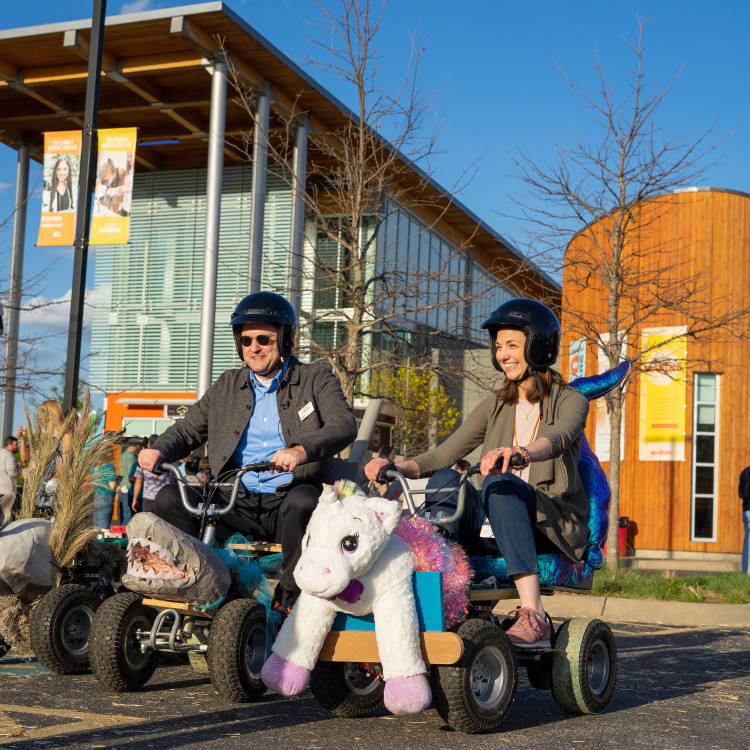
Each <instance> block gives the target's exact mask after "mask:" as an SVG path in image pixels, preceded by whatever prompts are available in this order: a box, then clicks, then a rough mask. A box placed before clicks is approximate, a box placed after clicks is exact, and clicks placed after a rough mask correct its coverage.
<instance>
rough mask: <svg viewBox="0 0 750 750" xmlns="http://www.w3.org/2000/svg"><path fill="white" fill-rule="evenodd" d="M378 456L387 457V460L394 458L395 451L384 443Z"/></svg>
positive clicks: (393, 459)
mask: <svg viewBox="0 0 750 750" xmlns="http://www.w3.org/2000/svg"><path fill="white" fill-rule="evenodd" d="M380 458H387V459H388V460H389V461H395V460H396V451H395V449H394V448H393V446H392V445H386V446H384V447H383V450H381V451H380Z"/></svg>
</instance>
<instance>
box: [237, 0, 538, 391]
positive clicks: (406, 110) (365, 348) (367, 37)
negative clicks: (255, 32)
mask: <svg viewBox="0 0 750 750" xmlns="http://www.w3.org/2000/svg"><path fill="white" fill-rule="evenodd" d="M318 6H319V8H320V11H321V13H322V16H323V19H324V20H323V24H322V25H321V26H320V27H319V30H320V31H321V32H322V33H321V35H320V39H319V40H318V41H315V44H317V46H318V48H319V49H320V51H321V53H324V54H323V55H321V56H325V57H327V58H328V59H327V61H320V60H309V62H310V63H312V64H313V65H315V66H316V67H317V68H319V69H321V70H322V71H324V72H325V73H327V74H328V75H330V76H333V77H336V78H338V79H339V80H341V81H343V82H345V83H346V84H348V86H349V87H350V90H351V91H352V94H353V96H354V97H355V98H356V107H355V108H354V111H353V112H351V113H350V115H349V116H348V117H345V118H341V119H340V121H339V122H340V124H338V125H336V126H335V127H332V128H330V129H325V130H320V129H315V128H313V129H311V131H310V148H309V158H308V170H307V175H308V176H307V183H306V186H305V192H304V201H305V205H306V212H307V217H308V220H307V226H308V227H313V229H312V231H313V232H314V233H315V235H316V236H314V237H308V244H309V245H310V246H311V247H312V248H314V250H313V253H314V254H313V256H312V258H307V259H306V261H305V263H304V264H303V266H302V273H303V276H304V278H305V279H306V282H307V284H306V285H307V287H308V288H310V287H311V288H312V307H313V308H314V309H313V313H312V317H311V319H310V320H309V321H307V323H308V330H307V336H306V340H305V341H304V345H305V346H306V347H308V348H309V355H310V357H311V359H313V360H320V361H325V362H327V363H328V364H329V365H330V366H331V367H332V369H333V371H334V372H335V373H336V375H337V376H338V378H339V380H340V382H341V386H342V388H343V391H344V394H345V395H346V398H347V399H348V400H349V401H350V402H351V401H353V399H354V398H355V396H357V395H369V394H370V393H371V392H372V390H371V387H370V377H369V375H370V373H372V371H373V370H375V369H379V368H382V367H393V366H395V365H396V364H403V363H405V362H407V361H408V362H409V363H410V364H411V365H413V366H424V367H428V368H430V369H431V370H433V371H435V372H438V373H442V372H443V371H445V372H447V371H448V370H450V371H451V372H452V371H454V370H455V362H456V358H455V357H450V356H448V354H447V353H446V356H444V357H436V356H435V355H434V352H435V350H441V349H442V350H446V352H447V350H448V349H450V348H454V349H455V347H456V345H457V344H459V345H461V344H466V343H468V341H469V339H470V338H471V337H470V335H469V334H470V328H471V325H472V324H471V321H470V320H467V318H470V317H471V315H470V314H469V315H468V316H467V315H466V314H465V313H466V312H467V311H469V310H470V306H471V304H472V301H474V300H477V299H479V298H481V296H482V295H483V294H485V293H487V292H488V291H491V288H492V287H493V286H496V280H495V283H494V284H492V285H490V284H485V285H483V286H482V285H477V284H475V285H474V287H473V288H472V287H471V284H470V283H469V282H468V278H467V266H466V253H465V251H466V250H467V249H468V247H469V246H470V245H471V240H472V231H470V232H468V234H469V235H470V236H468V237H466V236H464V237H463V238H462V239H460V240H457V241H453V242H452V244H451V245H449V243H446V242H442V241H441V240H439V239H436V235H435V234H434V232H433V230H436V229H437V228H438V227H439V226H440V225H441V220H443V219H444V218H445V215H446V212H447V211H448V210H449V208H450V207H451V198H450V194H443V193H442V192H441V191H440V190H439V189H437V187H436V185H435V183H433V182H432V180H431V178H430V176H429V175H430V171H431V161H432V158H433V157H434V156H435V153H436V146H437V140H438V136H439V125H440V124H439V122H437V121H435V120H434V119H433V118H434V106H435V102H436V99H437V97H436V95H435V93H434V92H430V93H425V92H423V91H422V89H421V88H420V72H419V71H420V68H419V63H420V57H421V54H422V51H423V49H424V48H423V47H422V45H421V43H420V41H419V39H418V37H417V36H416V35H414V36H412V39H411V49H412V54H411V59H410V62H409V65H408V68H407V70H406V71H404V73H403V75H401V76H399V77H398V84H397V85H396V86H395V90H390V88H389V81H388V78H387V76H386V75H385V74H384V73H383V71H382V70H381V68H380V64H381V62H382V57H381V55H380V53H379V51H378V47H377V39H378V35H379V32H380V29H381V21H382V8H381V9H380V10H379V11H375V10H374V9H373V7H372V5H371V3H370V2H369V0H340V1H339V2H337V3H335V4H334V3H330V2H326V3H323V2H319V3H318ZM333 7H335V9H332V8H333ZM230 69H231V66H230ZM233 80H234V84H235V87H236V88H237V90H238V92H239V97H238V101H239V102H240V103H241V104H242V105H243V106H245V108H246V110H247V112H248V114H249V115H250V116H251V117H253V118H254V117H255V112H254V109H253V106H252V92H251V91H249V90H248V89H247V88H246V87H245V86H244V85H243V82H242V80H241V77H240V76H237V75H235V76H234V78H233ZM303 114H305V113H304V112H302V111H301V109H300V111H299V112H293V113H292V117H288V118H286V120H285V127H284V128H279V129H277V130H276V132H271V133H270V137H269V153H270V155H271V160H270V161H271V163H272V164H273V166H269V169H271V168H274V169H276V170H277V172H278V173H279V174H281V175H282V177H283V178H284V179H287V180H289V182H290V184H292V185H294V175H293V170H292V169H291V166H290V165H291V163H292V158H291V157H292V155H291V153H290V144H291V142H292V138H291V137H290V131H291V129H292V127H293V124H294V118H295V116H297V115H303ZM251 147H252V134H251V133H248V135H247V137H246V138H245V141H244V145H243V146H242V148H243V150H244V151H245V153H247V154H248V155H249V154H250V153H251ZM452 192H453V191H452ZM407 212H409V213H410V214H411V218H409V216H407ZM416 217H418V220H415V219H416ZM474 231H475V230H474ZM431 238H432V239H431ZM430 245H431V247H430ZM407 247H408V248H410V249H409V251H408V252H405V251H404V249H405V248H407ZM420 252H421V255H420ZM427 253H433V255H434V257H435V258H436V260H435V261H434V262H433V263H432V264H427V261H426V255H427ZM514 264H515V265H514ZM525 270H528V269H527V268H526V267H525V264H524V263H523V262H522V261H521V260H520V259H517V258H511V259H509V260H506V262H505V265H504V268H503V275H504V277H505V278H504V281H505V283H506V284H511V285H512V284H513V283H514V282H513V277H514V276H520V275H521V274H523V272H524V271H525Z"/></svg>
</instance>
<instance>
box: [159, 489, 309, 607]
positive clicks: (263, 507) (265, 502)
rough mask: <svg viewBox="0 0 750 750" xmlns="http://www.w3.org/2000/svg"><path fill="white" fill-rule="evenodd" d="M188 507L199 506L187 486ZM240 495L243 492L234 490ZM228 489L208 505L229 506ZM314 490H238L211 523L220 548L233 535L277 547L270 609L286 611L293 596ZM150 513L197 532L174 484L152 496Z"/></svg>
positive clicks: (296, 591)
mask: <svg viewBox="0 0 750 750" xmlns="http://www.w3.org/2000/svg"><path fill="white" fill-rule="evenodd" d="M187 491H188V497H189V498H190V501H191V503H192V504H194V505H197V504H198V503H200V502H203V499H202V497H201V494H200V492H199V491H198V490H197V489H195V488H193V487H188V488H187ZM240 493H243V488H242V487H241V488H240ZM229 494H230V493H229V490H228V489H227V490H225V489H224V488H221V487H220V488H218V489H217V491H216V494H214V496H213V498H212V500H211V502H214V503H216V504H217V505H219V506H224V505H227V504H228V502H229ZM319 497H320V490H319V489H317V488H316V487H314V486H313V485H311V484H300V485H298V486H297V487H293V488H292V489H291V490H289V492H287V494H286V495H285V496H279V495H276V494H275V493H274V494H259V493H256V492H250V491H248V490H244V494H240V496H239V497H238V498H237V504H236V505H235V507H234V508H233V509H232V511H231V512H229V513H227V514H226V515H223V516H220V517H219V519H218V522H217V524H216V542H217V543H218V544H223V543H224V542H226V541H227V539H229V537H231V536H232V535H233V534H236V533H238V532H239V533H240V534H242V535H243V536H252V538H253V540H254V541H262V542H280V543H281V578H280V579H279V583H278V584H277V586H276V591H275V592H274V596H273V605H276V604H279V605H280V606H282V607H284V608H286V607H291V606H292V605H293V604H294V602H295V601H296V600H297V597H298V596H299V593H300V591H299V588H298V587H297V584H296V583H295V582H294V568H295V566H296V565H297V560H299V557H300V554H301V552H302V537H303V536H304V535H305V529H306V528H307V523H308V521H309V520H310V516H311V515H312V512H313V511H314V510H315V508H316V506H317V505H318V498H319ZM154 513H156V515H157V516H159V518H163V519H164V520H165V521H168V522H169V523H171V524H172V525H173V526H176V527H177V528H178V529H180V530H181V531H184V532H185V533H186V534H190V536H194V537H197V536H198V535H199V534H200V518H196V517H195V516H191V515H190V514H189V513H188V512H187V511H186V510H185V508H184V507H183V505H182V502H181V500H180V493H179V490H178V488H177V485H176V484H167V485H165V486H164V487H162V488H161V489H160V490H159V493H158V494H157V496H156V501H155V508H154Z"/></svg>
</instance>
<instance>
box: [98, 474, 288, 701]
mask: <svg viewBox="0 0 750 750" xmlns="http://www.w3.org/2000/svg"><path fill="white" fill-rule="evenodd" d="M272 466H273V465H272V464H270V463H268V462H263V463H256V464H249V465H247V466H244V467H242V468H241V469H240V470H238V471H237V472H235V473H234V480H233V482H232V484H231V487H232V489H231V497H230V500H229V503H228V504H227V505H226V506H225V507H218V505H216V504H215V503H214V502H213V501H212V500H213V496H214V492H215V490H216V489H217V488H218V487H220V486H226V483H225V482H224V481H216V480H214V479H213V478H210V477H209V478H207V479H206V480H205V481H204V482H203V483H202V484H201V487H200V494H201V502H200V503H197V504H195V505H194V504H193V503H192V502H191V497H190V495H191V494H192V493H194V492H197V491H198V490H196V489H194V485H188V484H187V483H186V482H185V480H184V479H183V477H182V475H181V474H180V472H179V471H178V468H177V466H175V465H173V464H169V463H164V464H162V465H161V467H160V469H161V470H167V471H171V473H172V474H173V475H174V477H175V479H176V481H177V486H178V488H179V492H180V499H181V502H182V505H183V507H184V508H185V509H186V510H187V511H188V512H189V513H190V514H191V515H194V516H196V517H197V518H200V519H201V535H200V536H201V540H202V542H203V543H204V544H205V545H207V546H209V547H210V546H211V545H212V544H213V542H214V539H215V534H216V523H217V521H218V519H219V518H220V517H221V516H222V515H224V514H226V513H229V512H230V511H231V510H232V509H233V508H234V506H235V503H236V501H237V497H238V493H239V486H240V482H241V480H242V476H243V475H244V474H245V473H247V472H248V471H266V470H268V469H270V468H272ZM154 470H155V471H157V470H159V469H157V468H156V467H155V469H154ZM135 518H136V517H135V516H134V519H135ZM131 523H132V522H131ZM129 528H130V527H129ZM194 541H195V542H196V544H198V542H197V541H196V540H194ZM231 546H232V547H233V551H234V552H235V553H236V554H237V555H239V556H240V557H244V558H254V557H256V556H258V555H262V554H267V553H274V552H279V551H280V550H281V547H280V546H279V545H276V544H270V543H267V542H247V543H245V544H239V545H231ZM246 562H247V560H246ZM258 570H260V567H259V566H258ZM234 572H235V571H233V573H234ZM261 575H262V574H261ZM263 580H264V581H265V578H264V579H263ZM237 583H238V582H237V580H236V578H234V579H233V581H232V584H231V585H230V588H229V591H228V593H227V594H226V596H225V597H224V598H223V600H222V601H221V602H220V603H217V604H216V605H215V606H210V607H197V606H193V605H191V604H187V603H185V602H184V601H175V600H172V599H171V598H170V599H167V598H155V597H150V596H144V595H143V594H141V593H137V592H135V591H125V592H123V593H118V594H116V595H115V596H113V597H111V598H109V599H107V601H105V602H104V603H103V604H102V605H101V606H100V607H99V609H98V610H97V612H96V615H95V617H94V621H93V624H92V628H91V651H90V660H91V668H92V671H93V673H94V675H95V677H96V678H97V679H98V680H99V682H101V683H102V684H103V685H106V686H107V687H109V688H111V689H112V690H116V691H119V692H128V691H133V690H137V689H139V688H140V687H142V686H143V685H144V684H145V683H146V682H147V681H148V680H149V679H150V678H151V676H152V675H153V673H154V670H155V669H156V667H157V664H158V662H159V657H160V655H161V654H167V653H171V654H180V655H184V656H186V657H187V658H188V659H189V661H190V663H191V665H192V666H193V668H194V669H195V670H196V671H198V672H200V673H204V674H208V675H209V676H210V678H211V683H212V684H213V686H214V688H215V689H216V691H217V692H218V693H219V694H220V695H221V696H222V697H224V698H226V699H227V700H229V701H233V702H243V701H255V700H258V699H259V698H260V696H261V695H262V694H263V693H264V692H265V690H266V687H265V685H264V684H263V682H262V681H261V678H260V671H261V668H262V666H263V662H264V661H265V659H266V656H267V654H268V653H269V650H270V643H271V640H272V638H273V633H274V632H275V631H274V629H273V624H272V621H271V618H269V617H268V616H267V615H268V609H267V607H266V606H264V605H263V604H262V603H260V602H259V601H256V599H254V598H249V597H248V596H247V595H246V594H247V590H245V591H244V592H243V591H241V590H240V587H239V586H238V585H237Z"/></svg>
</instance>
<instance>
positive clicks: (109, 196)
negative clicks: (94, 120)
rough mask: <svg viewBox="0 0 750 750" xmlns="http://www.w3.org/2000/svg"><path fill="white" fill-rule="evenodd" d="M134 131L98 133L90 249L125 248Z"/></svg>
mask: <svg viewBox="0 0 750 750" xmlns="http://www.w3.org/2000/svg"><path fill="white" fill-rule="evenodd" d="M136 134H137V128H111V129H103V130H100V131H99V149H98V155H97V159H96V181H95V183H94V203H93V207H92V211H91V215H92V218H91V235H90V238H89V244H90V245H125V244H127V242H128V234H129V232H130V206H131V199H132V195H133V169H134V167H135V143H136Z"/></svg>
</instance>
